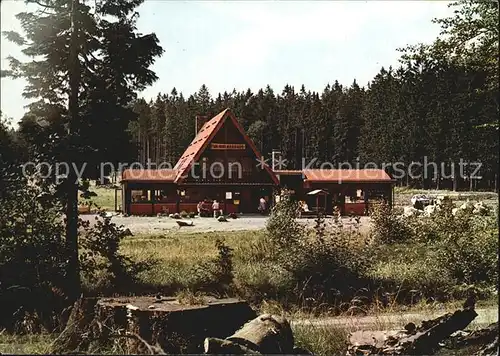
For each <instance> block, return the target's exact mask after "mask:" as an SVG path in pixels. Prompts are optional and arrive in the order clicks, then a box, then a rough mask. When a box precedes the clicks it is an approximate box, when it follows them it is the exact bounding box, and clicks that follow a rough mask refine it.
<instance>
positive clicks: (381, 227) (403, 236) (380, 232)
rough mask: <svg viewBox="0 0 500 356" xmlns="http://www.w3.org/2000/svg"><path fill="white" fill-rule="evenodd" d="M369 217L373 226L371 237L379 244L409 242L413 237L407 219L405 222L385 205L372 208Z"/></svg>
mask: <svg viewBox="0 0 500 356" xmlns="http://www.w3.org/2000/svg"><path fill="white" fill-rule="evenodd" d="M370 216H371V219H372V224H373V229H372V235H373V238H374V239H375V240H376V241H377V242H379V243H386V244H390V243H396V242H403V241H410V240H412V238H413V237H414V234H413V232H414V230H413V229H412V228H411V225H410V224H409V219H407V220H405V218H403V217H402V216H401V215H398V214H397V213H396V212H395V211H394V210H392V209H391V208H390V207H389V205H387V204H384V203H382V204H377V205H375V206H373V207H372V209H371V211H370Z"/></svg>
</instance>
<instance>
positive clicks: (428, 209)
mask: <svg viewBox="0 0 500 356" xmlns="http://www.w3.org/2000/svg"><path fill="white" fill-rule="evenodd" d="M436 210H437V205H427V206H426V207H425V208H424V216H431V215H432V214H434V213H435V212H436Z"/></svg>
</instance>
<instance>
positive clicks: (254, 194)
mask: <svg viewBox="0 0 500 356" xmlns="http://www.w3.org/2000/svg"><path fill="white" fill-rule="evenodd" d="M196 130H197V134H196V137H195V138H194V139H193V141H192V142H191V144H190V145H189V146H188V147H187V149H186V151H185V152H184V153H183V154H182V156H181V158H180V159H179V161H178V162H177V163H176V165H175V166H174V167H173V169H161V167H159V169H126V170H124V171H123V172H122V179H121V182H122V207H124V209H123V211H124V212H125V213H127V214H130V215H154V214H158V213H174V212H182V211H186V212H196V211H197V204H198V202H200V201H204V200H205V201H207V204H209V203H208V202H209V201H213V200H217V201H218V202H219V204H220V207H221V209H222V210H223V211H224V213H226V214H228V213H232V212H236V213H255V212H257V211H258V206H259V200H260V199H261V198H264V199H266V201H268V202H269V203H271V204H272V199H273V193H275V192H278V191H279V190H280V189H283V188H286V189H289V190H291V191H292V194H293V196H294V197H295V198H296V199H297V200H302V201H305V202H306V203H307V204H308V206H309V208H310V209H311V210H312V211H317V210H322V211H325V212H326V213H331V212H332V211H333V209H334V207H335V206H337V207H338V208H339V209H340V211H341V213H343V214H354V215H364V214H366V212H367V211H368V206H369V204H370V202H372V201H374V200H375V199H383V200H385V201H386V202H387V203H389V205H391V206H392V201H393V183H394V180H393V179H391V177H390V176H389V175H388V174H387V173H386V172H385V171H384V170H378V169H359V170H338V169H337V170H335V169H329V170H324V169H307V170H303V171H300V170H293V171H291V170H275V171H273V170H272V169H271V168H270V167H269V165H268V164H262V162H263V161H262V158H261V154H260V153H259V151H258V150H257V148H256V147H255V145H254V143H253V142H252V140H251V139H250V138H249V137H248V136H247V135H246V133H245V132H244V129H243V127H242V126H241V125H240V124H239V122H238V121H237V120H236V117H235V116H234V114H233V113H232V112H231V111H230V110H229V109H226V110H224V111H222V112H221V113H219V114H218V115H217V116H215V117H213V118H212V119H210V120H207V119H203V118H200V117H197V120H196ZM210 205H211V204H209V206H210Z"/></svg>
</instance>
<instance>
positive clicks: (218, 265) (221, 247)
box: [190, 239, 234, 295]
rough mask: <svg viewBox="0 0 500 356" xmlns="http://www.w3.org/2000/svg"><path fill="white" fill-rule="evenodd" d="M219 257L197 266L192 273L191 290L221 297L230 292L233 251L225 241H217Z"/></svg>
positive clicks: (232, 273) (232, 274) (232, 277)
mask: <svg viewBox="0 0 500 356" xmlns="http://www.w3.org/2000/svg"><path fill="white" fill-rule="evenodd" d="M215 247H216V248H217V252H218V253H217V256H216V257H215V258H213V259H211V260H210V261H207V262H202V263H200V264H198V265H195V266H194V267H193V268H192V271H191V276H192V277H191V282H190V284H191V288H192V289H193V290H195V291H198V290H203V291H207V292H215V293H218V294H220V295H222V294H224V293H226V292H228V291H229V290H230V288H231V287H232V286H233V280H234V272H233V249H232V248H231V247H229V246H227V245H226V244H225V243H224V241H222V240H221V239H217V240H216V241H215Z"/></svg>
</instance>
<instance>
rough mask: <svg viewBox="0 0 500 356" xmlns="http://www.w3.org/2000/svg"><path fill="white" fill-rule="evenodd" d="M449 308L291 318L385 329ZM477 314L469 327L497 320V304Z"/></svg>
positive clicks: (307, 322) (301, 322)
mask: <svg viewBox="0 0 500 356" xmlns="http://www.w3.org/2000/svg"><path fill="white" fill-rule="evenodd" d="M446 312H449V310H444V309H443V310H426V311H422V312H410V313H389V314H379V315H366V316H347V317H346V316H340V317H328V318H324V317H319V318H305V319H302V318H298V319H292V323H293V324H296V325H315V326H320V325H321V326H331V327H339V326H342V327H347V328H348V329H350V330H387V329H390V328H395V329H398V328H403V327H404V325H405V324H407V323H409V322H414V323H419V322H422V321H423V320H428V319H432V318H436V317H438V316H440V315H443V314H445V313H446ZM476 313H477V314H478V316H477V317H476V319H474V321H473V322H472V323H471V325H470V328H472V329H474V328H481V327H484V326H486V325H489V324H491V323H494V322H497V321H498V306H496V307H486V308H478V309H476Z"/></svg>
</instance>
